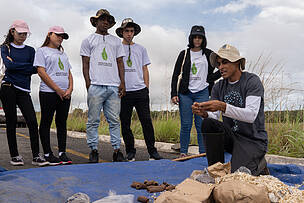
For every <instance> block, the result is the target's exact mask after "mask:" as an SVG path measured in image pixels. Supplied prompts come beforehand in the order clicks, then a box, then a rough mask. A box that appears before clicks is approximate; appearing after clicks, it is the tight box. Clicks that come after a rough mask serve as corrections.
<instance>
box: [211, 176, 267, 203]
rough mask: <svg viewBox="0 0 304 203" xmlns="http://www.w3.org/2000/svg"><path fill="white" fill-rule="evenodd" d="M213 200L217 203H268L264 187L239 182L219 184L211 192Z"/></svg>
mask: <svg viewBox="0 0 304 203" xmlns="http://www.w3.org/2000/svg"><path fill="white" fill-rule="evenodd" d="M213 198H214V200H215V202H217V203H245V202H246V203H261V202H263V203H268V202H269V203H270V200H269V198H268V195H267V189H266V188H265V187H260V186H256V185H253V184H249V183H246V182H244V181H240V180H232V181H228V182H223V183H221V184H219V185H218V186H216V187H215V188H214V190H213Z"/></svg>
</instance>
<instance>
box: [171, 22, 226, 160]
mask: <svg viewBox="0 0 304 203" xmlns="http://www.w3.org/2000/svg"><path fill="white" fill-rule="evenodd" d="M188 39H189V44H188V47H189V48H188V49H187V50H183V51H181V52H180V54H179V56H178V58H177V61H176V63H175V68H174V72H173V75H172V81H171V101H172V103H174V104H178V105H179V111H180V119H181V129H180V145H181V148H180V156H181V157H184V156H187V153H188V145H189V142H190V132H191V128H192V124H193V113H192V108H191V106H192V104H193V103H194V102H203V101H207V100H209V95H210V91H211V89H212V86H213V84H214V81H215V80H217V79H219V78H220V76H221V75H220V72H219V71H217V72H215V73H213V71H214V68H213V67H212V66H211V65H210V62H209V56H210V54H211V53H212V51H211V50H210V49H208V48H206V46H207V39H206V35H205V30H204V27H203V26H198V25H195V26H193V27H192V29H191V32H190V35H189V38H188ZM185 54H186V55H185ZM182 66H183V67H182ZM181 72H182V79H181V81H180V83H179V90H177V83H178V82H177V81H178V77H179V74H180V73H181ZM194 123H195V127H196V132H197V142H198V145H199V153H204V152H205V147H204V144H203V137H202V130H201V126H202V118H201V117H200V116H197V115H195V116H194Z"/></svg>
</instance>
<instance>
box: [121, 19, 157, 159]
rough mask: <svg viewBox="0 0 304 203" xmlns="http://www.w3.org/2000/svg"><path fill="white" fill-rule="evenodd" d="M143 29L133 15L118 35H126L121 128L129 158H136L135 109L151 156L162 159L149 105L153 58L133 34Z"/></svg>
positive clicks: (123, 23) (122, 26)
mask: <svg viewBox="0 0 304 203" xmlns="http://www.w3.org/2000/svg"><path fill="white" fill-rule="evenodd" d="M140 31H141V28H140V26H139V25H138V24H136V23H134V21H133V20H132V19H131V18H126V19H124V20H123V21H122V24H121V26H120V27H119V28H117V29H116V34H117V35H118V36H119V37H120V38H123V41H122V44H123V47H124V49H125V53H126V56H125V57H124V58H123V61H124V67H125V81H126V96H124V97H123V98H122V99H121V112H120V120H121V131H122V136H123V139H124V142H125V146H126V153H127V159H128V161H134V160H135V154H136V149H135V147H134V136H133V133H132V130H131V128H130V125H131V117H132V112H133V108H134V107H135V109H136V112H137V114H138V117H139V120H140V122H141V126H142V129H143V134H144V138H145V142H146V146H147V149H148V152H149V154H150V159H154V160H159V159H162V157H161V156H160V155H159V154H158V152H157V150H156V148H155V146H154V144H155V138H154V129H153V125H152V120H151V115H150V106H149V102H150V101H149V71H148V65H149V64H150V60H149V57H148V54H147V50H146V49H145V48H144V47H143V46H141V45H139V44H137V43H134V42H133V38H134V36H136V35H137V34H138V33H140Z"/></svg>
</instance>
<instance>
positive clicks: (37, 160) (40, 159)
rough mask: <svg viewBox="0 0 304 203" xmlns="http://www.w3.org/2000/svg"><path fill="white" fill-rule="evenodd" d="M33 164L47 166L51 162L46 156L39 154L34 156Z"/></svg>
mask: <svg viewBox="0 0 304 203" xmlns="http://www.w3.org/2000/svg"><path fill="white" fill-rule="evenodd" d="M32 164H33V165H34V166H47V165H49V162H48V161H46V160H45V158H44V157H43V156H42V155H41V154H39V155H38V156H37V157H34V158H33V161H32Z"/></svg>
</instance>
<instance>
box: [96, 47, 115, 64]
mask: <svg viewBox="0 0 304 203" xmlns="http://www.w3.org/2000/svg"><path fill="white" fill-rule="evenodd" d="M101 49H102V48H101ZM99 53H100V52H98V58H99ZM101 58H102V59H103V61H100V62H98V65H99V66H104V67H109V68H112V63H111V62H105V61H108V58H109V57H108V53H107V51H106V46H105V47H104V48H103V49H102V52H101ZM109 61H111V58H110V60H109Z"/></svg>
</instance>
